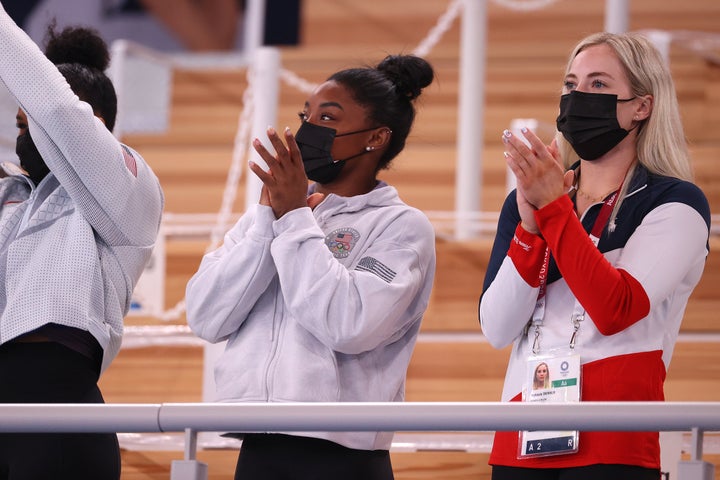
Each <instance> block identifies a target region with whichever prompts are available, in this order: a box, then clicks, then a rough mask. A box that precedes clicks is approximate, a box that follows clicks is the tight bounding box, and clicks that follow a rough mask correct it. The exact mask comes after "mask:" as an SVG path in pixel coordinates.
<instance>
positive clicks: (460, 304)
mask: <svg viewBox="0 0 720 480" xmlns="http://www.w3.org/2000/svg"><path fill="white" fill-rule="evenodd" d="M448 3H449V2H448V1H446V0H423V1H421V2H417V1H415V0H394V1H392V2H385V1H382V0H365V1H363V2H350V1H346V0H341V1H337V0H306V1H305V2H304V12H303V27H302V39H303V40H302V45H301V46H299V47H288V48H287V49H284V50H283V51H282V59H283V66H284V67H285V68H287V69H289V70H291V71H294V72H296V73H297V74H298V75H300V76H301V77H303V78H305V79H307V80H309V81H312V82H320V81H322V80H323V79H324V77H325V76H327V75H328V74H330V73H332V72H333V71H335V70H337V69H340V68H344V67H349V66H356V65H358V64H363V63H369V62H376V61H379V60H380V59H381V58H382V57H383V56H384V55H385V54H387V53H396V52H409V51H410V50H412V48H414V47H415V46H416V45H417V44H418V42H419V41H420V40H422V38H423V37H424V35H425V34H426V33H427V31H428V30H429V29H430V28H431V27H432V26H433V24H434V23H435V21H436V20H437V18H438V17H439V15H440V14H442V13H443V11H444V9H445V8H446V7H447V5H448ZM630 12H631V21H630V28H631V29H633V30H640V29H667V30H683V29H684V30H697V31H707V32H714V33H716V34H717V33H720V24H718V22H717V19H718V18H720V3H718V2H717V0H685V1H684V2H657V1H656V0H633V1H632V2H631V9H630ZM488 15H489V18H488V30H487V37H488V51H487V71H486V72H487V73H486V77H487V81H486V93H485V97H486V110H485V121H484V128H483V131H482V132H478V134H479V135H482V137H483V138H484V149H483V155H482V159H478V161H482V197H481V208H482V209H483V210H485V211H497V210H498V209H499V207H500V205H501V203H502V200H503V198H504V195H505V163H504V159H503V157H502V144H501V142H500V134H501V132H502V130H503V129H505V128H507V127H508V126H509V123H510V121H511V120H512V119H514V118H537V119H538V120H540V121H542V122H546V123H549V124H552V123H553V122H554V118H555V115H556V114H557V108H558V107H557V102H558V92H559V88H560V83H561V76H562V71H563V68H564V65H565V61H566V57H567V54H568V51H569V49H570V48H571V47H572V45H574V43H575V42H576V41H577V40H579V39H580V38H582V37H583V36H585V35H586V34H588V33H591V32H594V31H598V30H601V29H602V27H603V20H604V17H603V15H604V11H603V2H576V1H575V2H574V1H570V0H560V1H557V2H555V3H553V4H551V5H550V6H548V7H547V8H545V9H543V10H540V11H535V12H525V13H523V12H516V11H512V10H508V9H507V8H505V7H502V6H500V5H499V3H498V2H489V8H488ZM428 59H429V60H430V61H431V62H432V63H433V65H434V66H435V68H436V70H437V81H436V82H435V83H434V84H433V85H432V86H430V87H429V88H428V89H427V91H426V93H425V95H424V96H423V97H421V98H422V101H421V103H420V109H419V114H418V118H417V123H416V127H415V129H414V131H413V132H412V133H411V137H410V139H409V142H408V148H407V149H406V151H405V152H403V154H402V155H401V156H400V157H399V158H398V159H396V161H395V164H394V165H393V168H392V169H391V170H390V171H388V172H386V173H384V174H383V177H384V178H385V179H386V180H387V181H388V182H389V183H392V184H394V185H395V186H397V188H398V189H399V190H400V193H401V195H402V196H403V198H404V199H405V200H406V201H407V202H408V203H410V204H412V205H415V206H417V207H418V208H421V209H424V210H427V211H449V210H452V209H453V206H454V190H453V185H454V181H455V167H454V165H455V162H456V130H457V107H458V103H459V102H461V101H462V99H458V77H459V74H458V64H459V63H458V62H459V24H458V23H457V22H456V23H455V25H454V27H453V28H452V29H451V30H450V31H449V32H447V34H446V35H445V37H444V38H443V39H442V41H441V42H440V43H439V44H438V45H437V46H436V47H435V48H434V49H433V50H432V51H431V53H430V54H429V55H428ZM671 67H672V70H673V73H674V76H675V80H676V84H677V88H678V95H679V99H680V103H681V108H682V111H683V119H684V122H685V126H686V134H687V136H688V139H689V140H690V142H691V149H692V153H693V157H694V165H695V169H696V175H697V182H698V184H699V185H700V186H701V187H702V188H703V189H704V191H705V192H706V194H707V196H708V198H709V199H710V202H711V208H712V211H713V212H720V166H719V164H718V159H719V158H720V65H716V64H712V63H710V62H707V61H706V60H704V59H702V58H699V57H698V56H697V55H692V54H688V52H687V51H685V50H683V49H680V48H675V47H674V48H673V49H672V50H671ZM245 86H246V80H245V72H244V71H212V70H209V71H202V72H200V71H176V72H175V75H174V85H173V102H172V110H171V122H170V129H169V131H168V132H167V133H166V134H163V135H140V134H133V135H131V136H127V137H125V138H124V140H125V141H126V142H127V143H128V144H129V145H131V146H133V147H134V148H136V149H137V150H138V151H140V152H141V153H142V154H143V155H144V156H145V158H146V159H147V160H148V162H149V163H150V164H151V165H152V166H153V168H154V169H155V171H156V173H157V174H158V176H159V178H160V180H161V182H162V184H163V187H164V190H165V195H166V211H167V212H171V213H214V212H217V211H218V209H219V208H220V203H221V199H222V195H223V189H224V185H225V179H226V176H227V170H228V167H229V165H230V158H231V154H232V149H233V139H234V136H235V133H236V129H237V124H238V115H239V113H240V111H241V109H242V93H243V90H244V88H245ZM281 90H282V93H281V97H280V108H279V112H278V127H284V126H285V125H289V126H291V127H292V128H295V127H296V126H297V117H296V112H297V111H298V110H299V109H301V108H302V105H303V102H304V99H305V94H303V93H301V92H297V91H295V90H293V89H292V88H290V87H288V86H283V87H282V89H281ZM243 203H244V196H243V193H242V185H241V188H240V192H239V194H238V197H237V201H236V202H235V206H234V211H236V212H239V211H241V210H242V209H243V207H244V205H243ZM491 244H492V238H491V237H482V238H477V239H473V240H470V241H463V242H456V241H452V240H447V239H438V242H437V252H438V270H437V275H436V281H435V289H434V292H433V295H432V300H431V305H430V308H429V309H428V312H427V315H426V318H425V321H424V325H423V328H422V332H423V333H424V334H430V333H441V334H443V333H455V334H457V333H471V334H478V333H479V325H478V322H477V299H478V296H479V294H480V290H481V285H482V278H483V274H484V270H485V267H486V264H487V259H488V256H489V250H490V246H491ZM206 245H207V241H206V240H204V239H198V238H185V239H183V238H178V239H174V240H173V241H170V242H169V243H168V245H167V279H166V304H167V306H168V307H170V306H172V305H175V303H176V302H177V301H179V300H181V299H182V298H183V296H184V289H185V284H186V282H187V280H188V279H189V278H190V276H191V275H192V273H193V272H194V271H195V269H196V268H197V266H198V264H199V261H200V258H201V256H202V254H203V252H204V250H205V247H206ZM718 249H720V241H718V239H717V238H713V239H712V241H711V254H710V257H709V259H708V263H707V266H706V269H705V274H704V276H703V279H702V281H701V283H700V285H699V286H698V288H697V290H696V291H695V293H694V294H693V296H692V297H691V300H690V303H689V305H688V309H687V314H686V318H685V321H684V323H683V326H682V331H683V333H720V324H719V323H718V322H717V312H718V311H720V289H718V285H720V253H718ZM127 323H128V325H159V324H162V322H161V321H160V320H157V319H153V318H145V317H130V318H128V321H127ZM174 323H177V324H183V323H184V318H180V319H178V320H177V321H175V322H174ZM452 338H453V337H451V336H449V337H448V340H442V339H441V340H439V341H433V342H420V343H419V344H418V346H417V348H416V351H415V354H414V357H413V360H412V364H411V366H410V370H409V372H408V385H407V399H408V400H410V401H496V400H498V399H499V395H500V390H501V386H502V379H503V376H504V372H505V362H506V358H507V355H508V350H507V349H504V350H493V349H492V348H491V347H490V346H489V345H488V344H487V343H483V342H480V341H475V342H456V341H453V340H452ZM717 347H718V345H717V343H711V342H705V341H703V342H699V343H696V342H693V343H690V342H687V343H683V342H681V343H680V344H679V345H678V346H677V349H676V352H675V357H674V360H673V363H672V366H671V369H670V372H669V376H668V380H667V389H666V390H667V398H668V400H712V401H718V400H720V382H718V380H720V370H719V368H720V367H718V366H717V365H719V364H720V362H719V361H718V360H720V355H719V352H720V349H718V348H717ZM201 376H202V351H201V349H199V348H195V347H153V348H142V349H129V350H123V351H121V353H120V355H119V357H118V359H117V360H116V361H115V363H114V364H113V365H112V366H111V367H110V369H109V370H108V371H107V372H106V373H105V375H104V377H103V378H102V379H101V388H102V389H103V392H104V395H105V398H106V400H107V401H108V402H152V403H159V402H186V401H188V402H194V401H200V400H201V394H202V393H201V388H202V378H201ZM123 454H124V455H123V462H124V467H123V468H124V472H125V473H124V475H123V478H124V479H129V480H140V479H155V478H158V479H159V478H167V474H168V471H169V464H170V460H171V459H179V458H181V455H182V452H123ZM235 456H236V453H235V452H227V451H219V452H202V451H201V452H199V454H198V458H200V459H201V460H202V459H206V461H208V462H209V463H210V478H211V479H212V478H228V475H229V472H232V469H233V468H234V461H235ZM393 460H394V462H395V468H396V478H397V479H398V480H410V479H424V478H443V479H458V480H459V479H470V478H473V479H482V478H489V474H488V472H489V470H488V468H487V466H486V465H485V464H486V461H487V455H486V454H484V453H458V452H432V453H427V452H422V453H417V454H409V453H401V452H398V453H394V454H393ZM718 478H720V477H718Z"/></svg>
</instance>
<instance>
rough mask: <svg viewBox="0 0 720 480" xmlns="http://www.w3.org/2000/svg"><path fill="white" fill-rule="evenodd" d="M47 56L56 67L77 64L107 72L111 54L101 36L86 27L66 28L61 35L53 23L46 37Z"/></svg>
mask: <svg viewBox="0 0 720 480" xmlns="http://www.w3.org/2000/svg"><path fill="white" fill-rule="evenodd" d="M45 44H46V47H45V55H46V56H47V57H48V59H49V60H50V61H51V62H53V63H54V64H55V65H60V64H63V63H70V64H73V63H76V64H80V65H84V66H86V67H89V68H96V69H98V70H100V71H105V70H106V69H107V68H108V66H109V65H110V52H109V50H108V46H107V44H106V43H105V41H104V40H103V39H102V37H100V34H99V33H98V32H97V31H96V30H93V29H90V28H86V27H65V28H64V29H63V30H62V31H60V32H59V33H58V32H56V31H55V24H54V23H52V24H50V26H49V27H48V29H47V34H46V37H45Z"/></svg>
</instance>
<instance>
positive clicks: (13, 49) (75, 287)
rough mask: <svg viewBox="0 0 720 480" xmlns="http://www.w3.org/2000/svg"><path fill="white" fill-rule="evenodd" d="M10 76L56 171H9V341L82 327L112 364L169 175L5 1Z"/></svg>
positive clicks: (4, 316)
mask: <svg viewBox="0 0 720 480" xmlns="http://www.w3.org/2000/svg"><path fill="white" fill-rule="evenodd" d="M0 81H2V82H3V83H4V84H5V85H6V86H7V88H8V90H9V91H10V92H11V94H12V95H13V96H14V97H15V98H16V100H17V101H18V104H19V105H20V107H21V108H22V109H23V111H24V112H25V113H26V114H27V117H28V126H29V130H30V134H31V136H32V138H33V140H34V141H35V145H36V146H37V148H38V150H39V152H40V153H41V155H42V157H43V159H44V160H45V162H46V163H47V165H48V167H49V168H50V170H51V173H50V174H48V175H47V176H46V177H45V178H44V179H43V180H42V181H41V182H40V184H39V185H37V187H34V186H33V185H32V184H31V183H30V182H29V181H28V180H27V179H26V178H25V177H23V176H11V177H8V178H5V179H2V180H0V200H2V210H0V284H2V285H3V287H4V288H3V289H0V343H4V342H7V341H9V340H11V339H13V338H15V337H17V336H19V335H21V334H23V333H26V332H29V331H31V330H34V329H36V328H38V327H40V326H42V325H44V324H46V323H49V322H52V323H57V324H60V325H67V326H71V327H77V328H81V329H84V330H87V331H89V332H90V333H91V334H92V335H93V336H94V337H95V338H96V339H97V341H98V342H99V343H100V345H101V346H102V348H103V350H104V356H103V364H102V368H103V369H105V368H107V366H108V365H109V363H110V361H111V360H112V359H113V358H114V357H115V355H116V354H117V352H118V350H119V348H120V342H121V337H122V330H123V316H124V315H125V314H126V313H127V311H128V308H129V305H130V297H131V294H132V291H133V289H134V287H135V284H136V283H137V280H138V278H139V276H140V274H141V273H142V271H143V269H144V267H145V264H146V262H147V261H148V260H149V258H150V253H151V251H152V248H153V246H154V242H155V238H156V236H157V232H158V229H159V226H160V217H161V213H162V207H163V195H162V190H161V189H160V184H159V182H158V180H157V178H156V177H155V175H154V174H153V172H152V170H151V169H150V167H149V166H148V165H147V164H146V163H145V161H144V160H143V159H142V157H141V156H140V155H139V154H138V153H137V152H135V151H133V150H131V149H129V148H127V147H125V146H123V145H121V144H120V142H118V141H117V139H116V138H115V137H114V136H113V135H112V133H111V132H110V131H108V129H107V128H106V127H105V125H104V124H103V123H102V122H101V121H100V120H99V119H98V118H97V117H96V116H95V115H94V113H93V110H92V108H91V107H90V105H88V104H87V103H85V102H82V101H80V100H79V99H78V97H77V96H76V95H75V94H74V93H73V92H72V90H71V89H70V87H69V86H68V84H67V82H66V81H65V79H64V77H63V76H62V75H61V74H60V73H59V72H58V71H57V69H56V68H55V66H54V65H52V63H50V62H49V61H48V60H47V58H46V57H45V55H44V54H43V53H42V52H41V51H40V50H39V49H38V47H37V46H36V45H35V44H34V43H33V42H32V40H30V38H28V37H27V35H25V33H24V32H23V31H22V30H20V29H19V28H18V27H17V26H16V25H15V24H14V23H13V22H12V20H11V19H10V18H9V17H8V15H7V14H6V12H5V11H4V10H3V9H2V8H1V7H0Z"/></svg>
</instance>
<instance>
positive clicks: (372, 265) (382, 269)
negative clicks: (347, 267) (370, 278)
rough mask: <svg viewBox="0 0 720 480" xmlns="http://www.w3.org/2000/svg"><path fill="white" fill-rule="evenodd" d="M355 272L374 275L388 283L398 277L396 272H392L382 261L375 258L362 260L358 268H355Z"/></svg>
mask: <svg viewBox="0 0 720 480" xmlns="http://www.w3.org/2000/svg"><path fill="white" fill-rule="evenodd" d="M355 270H359V271H361V272H370V273H374V274H375V275H377V276H378V277H380V278H381V279H383V280H385V281H386V282H387V283H390V282H392V279H393V278H395V275H396V273H395V272H394V271H392V270H390V269H389V268H388V267H387V266H386V265H384V264H383V263H382V262H381V261H379V260H377V259H375V258H373V257H363V258H361V259H360V262H358V264H357V267H355Z"/></svg>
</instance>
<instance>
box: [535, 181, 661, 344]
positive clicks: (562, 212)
mask: <svg viewBox="0 0 720 480" xmlns="http://www.w3.org/2000/svg"><path fill="white" fill-rule="evenodd" d="M535 219H536V221H537V224H538V227H539V228H540V232H542V235H543V237H544V238H545V241H546V242H547V244H548V245H549V247H550V251H551V252H552V255H553V258H554V259H555V263H556V264H557V266H558V268H559V270H560V273H561V274H562V276H563V278H564V279H565V281H566V282H567V284H568V286H569V287H570V290H571V291H572V292H573V295H575V298H577V299H578V301H579V302H580V304H581V305H582V306H583V308H584V309H585V311H586V312H587V313H588V314H589V315H590V317H591V318H592V320H593V322H594V323H595V326H596V327H597V329H598V331H600V333H602V334H603V335H613V334H615V333H618V332H620V331H622V330H624V329H626V328H628V327H629V326H630V325H632V324H634V323H635V322H637V321H638V320H640V319H642V318H645V317H646V316H647V315H648V313H649V312H650V300H649V299H648V296H647V294H646V293H645V289H644V288H643V286H642V285H641V284H640V282H638V281H637V280H636V279H635V278H633V277H632V276H631V275H630V274H629V273H627V272H626V271H624V270H621V269H616V268H615V267H613V266H612V265H611V264H610V262H608V261H607V260H606V259H605V257H604V256H603V255H602V253H600V251H599V250H598V249H597V248H596V247H595V245H594V244H593V243H592V240H590V237H589V236H588V234H587V232H586V231H585V229H584V228H583V226H582V224H581V223H580V220H579V219H578V217H577V215H576V214H575V210H574V207H573V204H572V201H571V200H570V197H568V196H567V195H563V196H562V197H560V198H559V199H557V200H555V201H554V202H552V203H550V204H548V205H546V206H545V207H543V208H541V209H540V210H537V211H536V212H535Z"/></svg>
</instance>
